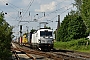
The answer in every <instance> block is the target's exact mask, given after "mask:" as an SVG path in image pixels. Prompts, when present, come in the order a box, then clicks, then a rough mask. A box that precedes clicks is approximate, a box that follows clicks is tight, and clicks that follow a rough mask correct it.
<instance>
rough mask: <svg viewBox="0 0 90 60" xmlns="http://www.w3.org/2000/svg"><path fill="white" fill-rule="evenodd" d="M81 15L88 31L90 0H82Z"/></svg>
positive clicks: (89, 27) (89, 30) (89, 29)
mask: <svg viewBox="0 0 90 60" xmlns="http://www.w3.org/2000/svg"><path fill="white" fill-rule="evenodd" d="M82 1H83V4H82V6H81V15H82V18H83V20H84V22H85V25H86V26H87V32H88V33H89V32H90V0H82Z"/></svg>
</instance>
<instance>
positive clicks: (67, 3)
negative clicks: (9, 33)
mask: <svg viewBox="0 0 90 60" xmlns="http://www.w3.org/2000/svg"><path fill="white" fill-rule="evenodd" d="M72 3H74V0H0V12H1V11H3V12H4V13H7V14H5V20H6V21H7V22H8V23H9V24H10V25H11V26H14V29H13V32H15V33H14V34H15V35H19V34H18V32H19V26H20V25H23V33H25V32H26V31H27V27H28V30H29V31H30V30H31V29H32V28H33V29H38V28H39V27H40V25H39V23H40V22H48V24H47V26H49V27H51V28H52V29H53V30H55V29H56V28H57V22H55V21H57V20H58V19H57V18H58V17H57V16H58V15H60V22H62V20H63V19H64V17H65V16H66V15H67V14H68V12H70V11H71V9H72V10H73V9H75V8H73V5H72ZM20 12H21V14H20ZM44 12H45V16H44ZM34 19H36V20H37V21H36V22H35V21H34ZM20 21H24V22H20ZM25 21H26V22H25ZM32 21H34V22H32ZM51 21H53V22H51ZM42 26H43V25H41V27H42Z"/></svg>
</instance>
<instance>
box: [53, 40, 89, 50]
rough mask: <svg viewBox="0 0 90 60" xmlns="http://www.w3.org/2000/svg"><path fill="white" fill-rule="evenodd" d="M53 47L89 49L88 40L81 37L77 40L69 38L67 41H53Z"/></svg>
mask: <svg viewBox="0 0 90 60" xmlns="http://www.w3.org/2000/svg"><path fill="white" fill-rule="evenodd" d="M87 42H88V43H87ZM54 47H55V48H58V49H69V50H80V51H90V40H88V39H86V38H81V39H77V40H71V41H68V42H61V41H60V42H55V43H54Z"/></svg>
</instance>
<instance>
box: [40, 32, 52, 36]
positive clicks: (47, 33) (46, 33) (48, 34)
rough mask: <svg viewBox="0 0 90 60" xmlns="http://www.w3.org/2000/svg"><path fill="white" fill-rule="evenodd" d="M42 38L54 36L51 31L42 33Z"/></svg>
mask: <svg viewBox="0 0 90 60" xmlns="http://www.w3.org/2000/svg"><path fill="white" fill-rule="evenodd" d="M40 36H52V32H51V31H40Z"/></svg>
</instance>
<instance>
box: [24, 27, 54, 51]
mask: <svg viewBox="0 0 90 60" xmlns="http://www.w3.org/2000/svg"><path fill="white" fill-rule="evenodd" d="M26 39H27V41H26ZM24 43H28V44H29V45H30V47H31V48H33V49H39V50H51V49H53V43H54V40H53V31H52V30H51V29H46V28H40V29H38V30H37V31H35V32H30V33H28V34H27V35H26V36H25V35H24V37H23V39H22V44H24Z"/></svg>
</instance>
